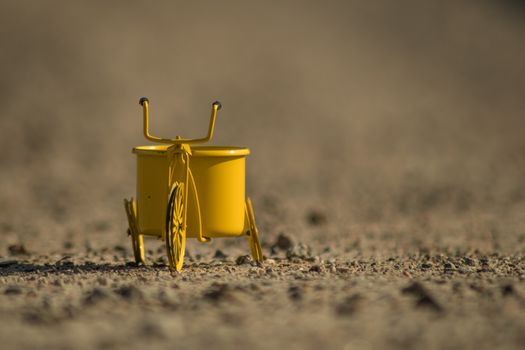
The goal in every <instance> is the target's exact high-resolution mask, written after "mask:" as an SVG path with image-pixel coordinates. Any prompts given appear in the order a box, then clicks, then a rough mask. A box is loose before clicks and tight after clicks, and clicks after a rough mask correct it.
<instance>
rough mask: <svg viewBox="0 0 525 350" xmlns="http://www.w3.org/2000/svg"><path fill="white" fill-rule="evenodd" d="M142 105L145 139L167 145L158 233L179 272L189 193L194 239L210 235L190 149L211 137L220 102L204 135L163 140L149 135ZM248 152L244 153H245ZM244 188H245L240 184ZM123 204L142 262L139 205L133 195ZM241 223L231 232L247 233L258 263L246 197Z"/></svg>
mask: <svg viewBox="0 0 525 350" xmlns="http://www.w3.org/2000/svg"><path fill="white" fill-rule="evenodd" d="M139 103H140V105H141V106H142V107H143V133H144V137H145V138H146V139H147V140H150V141H153V142H158V143H164V144H168V145H169V146H168V147H167V149H166V157H167V160H168V184H167V186H168V188H169V192H168V193H169V195H168V199H167V205H166V208H165V222H164V223H163V226H162V231H161V233H160V234H159V235H158V236H157V237H158V238H159V239H162V240H164V241H165V242H166V252H167V255H168V261H169V266H170V268H172V269H174V270H177V271H180V270H181V269H182V266H183V263H184V252H185V246H186V237H187V227H188V212H189V207H188V198H189V197H190V196H192V203H193V204H194V206H193V209H192V215H194V217H195V218H196V219H197V223H198V225H197V228H198V229H197V231H198V232H197V235H196V238H197V240H198V241H200V242H209V241H210V240H211V237H207V236H205V235H204V232H203V224H202V223H203V217H202V213H201V205H200V203H199V193H198V191H197V186H196V183H195V178H194V176H193V174H192V170H191V168H190V162H191V159H192V148H191V147H190V144H195V143H206V142H208V141H210V140H211V138H212V137H213V131H214V126H215V120H216V116H217V112H218V111H219V110H220V109H221V104H220V102H218V101H216V102H214V103H213V104H212V111H211V117H210V123H209V127H208V133H207V135H206V136H205V137H203V138H198V139H183V138H181V137H179V136H177V137H176V138H175V139H166V138H160V137H156V136H152V135H151V134H150V132H149V101H148V99H147V98H145V97H143V98H141V99H140V101H139ZM246 154H247V153H246ZM242 180H243V181H244V179H242ZM243 186H244V185H243ZM243 188H244V187H243ZM124 206H125V209H126V214H127V217H128V224H129V229H128V235H129V236H130V237H131V241H132V247H133V254H134V257H135V261H136V262H137V263H145V254H144V240H143V236H144V233H143V232H141V230H140V227H139V220H138V213H139V211H140V210H141V208H139V207H138V204H137V201H135V200H134V199H133V198H131V199H130V200H127V199H125V200H124ZM244 222H245V225H244V226H245V228H244V229H243V230H242V232H235V233H234V235H246V236H247V237H248V240H249V245H250V250H251V255H252V257H253V259H254V260H255V261H257V262H262V261H263V255H262V249H261V245H260V242H259V232H258V229H257V226H256V224H255V216H254V212H253V207H252V204H251V201H250V199H249V198H246V200H245V203H244Z"/></svg>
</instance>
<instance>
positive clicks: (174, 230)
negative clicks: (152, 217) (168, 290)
mask: <svg viewBox="0 0 525 350" xmlns="http://www.w3.org/2000/svg"><path fill="white" fill-rule="evenodd" d="M184 211H185V208H184V184H183V183H180V182H175V184H174V185H173V187H172V190H171V194H170V198H169V201H168V210H167V213H166V252H167V254H168V260H169V264H170V268H171V269H175V270H177V271H180V270H181V269H182V265H183V263H184V251H185V249H186V228H185V227H184Z"/></svg>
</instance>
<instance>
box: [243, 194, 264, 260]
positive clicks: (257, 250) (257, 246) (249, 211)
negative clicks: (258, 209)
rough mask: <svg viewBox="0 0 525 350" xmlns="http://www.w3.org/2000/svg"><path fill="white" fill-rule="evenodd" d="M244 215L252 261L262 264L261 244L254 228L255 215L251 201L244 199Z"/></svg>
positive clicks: (257, 232) (257, 231)
mask: <svg viewBox="0 0 525 350" xmlns="http://www.w3.org/2000/svg"><path fill="white" fill-rule="evenodd" d="M246 215H247V217H248V224H249V225H250V230H249V231H248V243H249V244H250V250H251V253H252V258H253V260H255V261H257V262H261V263H262V262H263V254H262V248H261V243H260V242H259V230H258V229H257V226H255V215H254V213H253V207H252V201H251V200H250V198H246Z"/></svg>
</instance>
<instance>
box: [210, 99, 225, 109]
mask: <svg viewBox="0 0 525 350" xmlns="http://www.w3.org/2000/svg"><path fill="white" fill-rule="evenodd" d="M211 105H212V106H217V110H218V111H220V110H221V108H222V104H221V103H220V102H219V101H215V102H213V103H212V104H211Z"/></svg>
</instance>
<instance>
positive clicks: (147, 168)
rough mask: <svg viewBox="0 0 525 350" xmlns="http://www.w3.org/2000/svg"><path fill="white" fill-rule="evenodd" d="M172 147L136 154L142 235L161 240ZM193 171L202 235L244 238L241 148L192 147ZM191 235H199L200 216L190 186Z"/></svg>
mask: <svg viewBox="0 0 525 350" xmlns="http://www.w3.org/2000/svg"><path fill="white" fill-rule="evenodd" d="M168 147H169V146H167V145H155V146H140V147H135V148H134V149H133V153H135V154H137V210H138V213H137V216H138V228H139V231H140V232H141V233H142V234H145V235H152V236H162V230H163V227H164V222H165V218H166V208H167V202H168V195H169V191H170V187H171V184H169V183H168V172H169V169H168V167H169V161H168V159H167V153H166V150H167V148H168ZM191 152H192V157H191V158H190V170H191V172H192V174H193V178H194V180H195V187H196V189H197V198H198V202H199V207H200V218H201V220H202V221H201V224H202V235H203V236H205V237H225V236H239V235H242V234H243V233H244V229H245V227H246V223H245V164H246V163H245V162H246V156H247V155H248V154H250V150H249V149H248V148H241V147H213V146H194V147H191ZM189 191H190V193H189V194H188V195H189V197H188V217H187V223H188V226H187V231H186V233H187V237H198V236H199V232H200V231H199V213H198V212H197V209H196V208H197V205H196V203H195V196H194V195H192V193H191V191H192V189H191V188H189Z"/></svg>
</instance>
